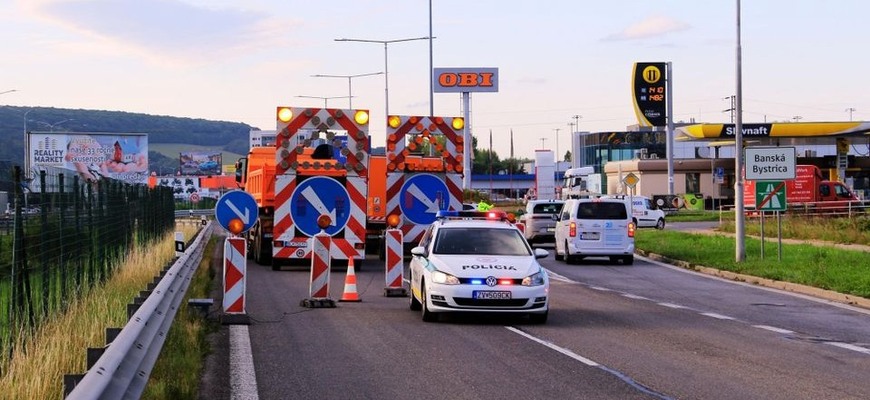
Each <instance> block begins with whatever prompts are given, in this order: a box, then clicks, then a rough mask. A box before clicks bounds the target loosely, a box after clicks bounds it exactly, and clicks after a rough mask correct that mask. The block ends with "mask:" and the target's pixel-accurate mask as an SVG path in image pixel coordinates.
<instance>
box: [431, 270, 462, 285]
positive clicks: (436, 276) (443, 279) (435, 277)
mask: <svg viewBox="0 0 870 400" xmlns="http://www.w3.org/2000/svg"><path fill="white" fill-rule="evenodd" d="M432 282H435V283H440V284H443V285H458V284H459V278H457V277H455V276H453V275H450V274H446V273H444V272H441V271H438V270H435V271H432Z"/></svg>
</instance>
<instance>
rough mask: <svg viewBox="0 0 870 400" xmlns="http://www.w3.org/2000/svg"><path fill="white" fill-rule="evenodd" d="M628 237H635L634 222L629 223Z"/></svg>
mask: <svg viewBox="0 0 870 400" xmlns="http://www.w3.org/2000/svg"><path fill="white" fill-rule="evenodd" d="M628 237H631V238H633V237H634V222H629V223H628Z"/></svg>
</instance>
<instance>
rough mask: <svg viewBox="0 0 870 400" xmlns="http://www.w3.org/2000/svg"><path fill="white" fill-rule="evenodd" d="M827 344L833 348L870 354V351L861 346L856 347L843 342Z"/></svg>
mask: <svg viewBox="0 0 870 400" xmlns="http://www.w3.org/2000/svg"><path fill="white" fill-rule="evenodd" d="M827 344H829V345H831V346H836V347H839V348H841V349H847V350H852V351H857V352H859V353H864V354H870V349H865V348H863V347H861V346H855V345H854V344H849V343H842V342H827Z"/></svg>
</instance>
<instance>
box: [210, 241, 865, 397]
mask: <svg viewBox="0 0 870 400" xmlns="http://www.w3.org/2000/svg"><path fill="white" fill-rule="evenodd" d="M375 263H377V261H376V260H369V261H368V264H367V265H366V267H365V268H364V269H363V270H362V271H359V272H357V281H358V282H357V285H358V289H359V293H360V297H361V298H362V300H363V301H362V302H360V303H338V307H337V308H329V309H327V308H322V309H310V308H304V307H301V306H300V304H299V303H300V301H301V300H302V299H304V298H306V297H307V296H308V280H309V274H308V272H307V271H301V270H296V271H293V270H285V271H272V270H271V269H269V268H268V267H263V266H258V265H255V264H254V263H253V262H250V263H249V265H248V271H247V277H248V282H247V300H248V303H247V312H248V315H249V316H250V317H251V319H252V324H251V325H250V326H247V327H246V328H247V329H248V332H249V334H250V348H251V358H252V360H253V372H254V373H255V374H256V389H257V392H258V396H259V398H262V399H294V398H300V399H302V398H305V399H308V398H324V399H331V398H371V399H381V398H397V399H405V398H420V399H428V398H431V399H446V398H449V399H480V398H529V399H538V398H540V399H543V398H546V399H561V398H565V399H568V398H570V399H579V398H583V399H587V398H589V399H633V398H680V399H700V398H704V399H726V398H727V399H733V398H747V399H748V398H764V399H850V398H854V399H866V398H870V381H868V379H867V377H868V376H870V313H868V312H867V311H864V310H860V309H855V308H851V307H847V306H842V305H839V304H832V303H826V302H820V301H817V300H813V299H808V298H802V297H799V296H795V295H791V294H785V293H781V292H778V291H772V290H769V289H764V288H759V287H754V286H749V285H745V284H739V283H734V282H730V281H724V280H721V279H716V278H710V277H707V276H702V275H699V274H696V273H690V272H686V271H683V270H679V269H676V268H673V267H670V266H666V265H662V264H658V263H653V262H647V261H644V260H643V259H642V258H638V259H637V260H636V262H635V265H633V266H622V265H610V264H609V263H607V262H605V260H603V259H601V260H598V261H595V260H590V261H586V262H584V263H581V264H580V265H567V264H565V263H563V262H558V261H555V260H554V259H553V258H552V257H550V258H547V259H544V260H543V264H544V266H545V267H546V268H548V269H549V270H550V271H552V273H553V274H552V275H551V276H552V279H553V280H552V283H551V311H550V319H549V321H548V323H547V324H546V325H532V324H529V323H528V322H527V321H526V320H524V319H522V318H512V317H503V316H493V315H470V316H452V317H448V318H445V319H442V321H441V322H438V323H424V322H423V321H422V320H421V319H420V315H419V313H418V312H413V311H410V310H409V309H408V299H407V298H386V297H383V294H382V292H383V287H384V272H383V270H382V268H380V269H379V268H377V267H376V266H375V265H374V264H375ZM406 277H407V275H406ZM344 279H345V272H344V271H338V270H334V271H332V279H331V288H330V290H331V294H332V297H334V298H336V299H337V298H339V297H341V294H342V290H343V286H344ZM236 328H238V326H223V327H222V329H221V332H218V333H217V334H216V335H215V336H214V350H215V351H214V354H213V355H212V356H211V357H210V359H209V361H208V362H207V366H206V371H205V377H204V381H203V382H204V383H203V386H202V395H201V398H208V399H221V398H230V392H231V389H230V387H231V386H232V385H231V384H230V383H231V382H232V381H233V378H232V376H233V371H230V368H229V366H230V364H233V365H238V363H237V362H233V358H231V356H230V354H229V350H228V348H229V345H228V344H227V342H228V341H229V334H228V331H230V330H231V329H236ZM249 380H251V379H249Z"/></svg>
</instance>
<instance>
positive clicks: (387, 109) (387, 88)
mask: <svg viewBox="0 0 870 400" xmlns="http://www.w3.org/2000/svg"><path fill="white" fill-rule="evenodd" d="M429 39H434V37H432V36H424V37H417V38H407V39H394V40H370V39H347V38H342V39H335V41H336V42H361V43H379V44H383V45H384V97H385V99H386V101H385V103H384V113H385V114H386V115H387V116H389V115H390V83H389V74H390V72H389V68H388V67H387V65H388V58H387V57H388V56H387V46H388V45H389V44H390V43H399V42H410V41H413V40H429ZM428 75H429V79H430V80H431V79H432V71H429V74H428Z"/></svg>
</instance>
